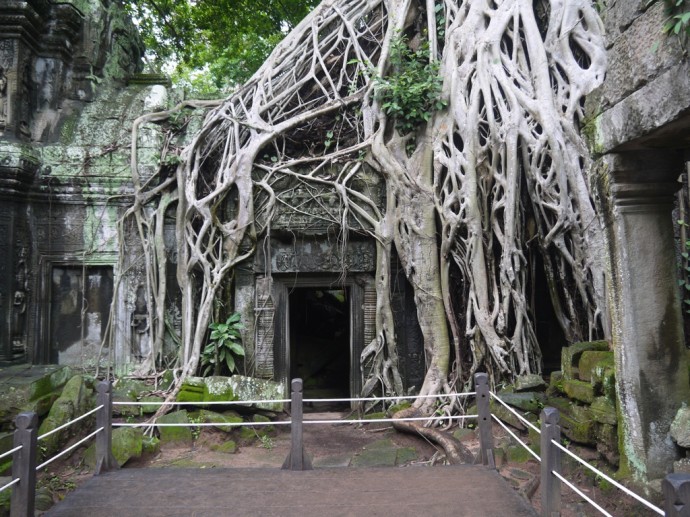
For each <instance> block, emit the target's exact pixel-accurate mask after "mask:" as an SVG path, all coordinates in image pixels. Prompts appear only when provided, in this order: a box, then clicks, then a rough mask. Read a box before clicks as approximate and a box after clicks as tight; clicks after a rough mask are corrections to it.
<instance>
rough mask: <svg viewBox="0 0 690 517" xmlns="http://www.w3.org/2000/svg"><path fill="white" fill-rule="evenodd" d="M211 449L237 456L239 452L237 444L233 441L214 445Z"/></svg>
mask: <svg viewBox="0 0 690 517" xmlns="http://www.w3.org/2000/svg"><path fill="white" fill-rule="evenodd" d="M211 449H212V450H214V451H216V452H222V453H224V454H235V453H236V452H237V443H236V442H235V441H233V440H227V441H225V442H223V443H220V444H217V445H213V446H212V447H211Z"/></svg>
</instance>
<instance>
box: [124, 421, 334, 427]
mask: <svg viewBox="0 0 690 517" xmlns="http://www.w3.org/2000/svg"><path fill="white" fill-rule="evenodd" d="M334 422H339V420H335V421H334ZM262 425H263V426H268V425H292V422H291V421H290V420H280V421H277V422H239V423H238V422H227V423H226V422H199V423H192V422H190V423H187V424H185V423H184V422H180V423H160V424H158V423H151V422H113V427H149V426H150V427H214V426H223V427H254V426H262Z"/></svg>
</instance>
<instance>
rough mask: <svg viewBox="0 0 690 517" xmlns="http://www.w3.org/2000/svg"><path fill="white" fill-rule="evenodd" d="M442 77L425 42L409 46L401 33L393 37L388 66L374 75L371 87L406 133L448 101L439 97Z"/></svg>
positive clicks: (384, 109)
mask: <svg viewBox="0 0 690 517" xmlns="http://www.w3.org/2000/svg"><path fill="white" fill-rule="evenodd" d="M442 88H443V78H442V77H441V75H440V73H439V63H438V61H431V60H430V59H429V43H428V42H424V43H421V44H420V45H419V46H418V48H417V49H416V50H413V49H412V48H411V46H410V43H409V42H408V40H407V38H406V37H405V36H403V35H401V36H398V37H396V38H395V39H393V41H392V43H391V52H390V70H389V73H388V74H387V75H385V76H384V77H375V78H374V89H375V91H376V96H377V98H378V99H379V100H380V101H381V109H383V111H384V113H386V115H389V116H390V117H392V118H394V119H395V122H396V127H397V129H398V131H400V132H401V133H410V132H412V131H413V130H414V129H415V128H416V127H417V126H419V125H420V124H422V123H426V122H428V121H429V120H430V119H431V116H432V115H433V113H434V111H437V110H441V109H443V108H445V107H446V105H447V104H448V103H447V102H446V101H445V100H443V99H442V97H441V92H442Z"/></svg>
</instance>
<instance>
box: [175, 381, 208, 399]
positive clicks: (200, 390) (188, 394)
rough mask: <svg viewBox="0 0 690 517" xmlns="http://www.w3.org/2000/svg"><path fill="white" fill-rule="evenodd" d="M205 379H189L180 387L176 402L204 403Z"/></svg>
mask: <svg viewBox="0 0 690 517" xmlns="http://www.w3.org/2000/svg"><path fill="white" fill-rule="evenodd" d="M204 386H205V383H204V379H203V378H201V377H187V378H186V379H185V381H184V382H183V383H182V386H180V391H179V392H178V393H177V397H176V399H175V400H177V401H178V402H203V401H204Z"/></svg>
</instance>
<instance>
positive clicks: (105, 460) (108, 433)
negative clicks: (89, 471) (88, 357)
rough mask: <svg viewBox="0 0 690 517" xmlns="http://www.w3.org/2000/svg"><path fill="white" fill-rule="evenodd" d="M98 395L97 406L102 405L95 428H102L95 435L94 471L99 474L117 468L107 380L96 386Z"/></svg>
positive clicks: (109, 388) (110, 395)
mask: <svg viewBox="0 0 690 517" xmlns="http://www.w3.org/2000/svg"><path fill="white" fill-rule="evenodd" d="M96 391H97V392H98V397H97V399H96V405H97V406H103V407H102V408H101V409H99V410H98V411H97V412H96V429H100V428H101V427H102V428H103V430H102V431H101V432H100V433H98V434H97V435H96V471H95V473H94V474H95V475H99V474H101V473H103V472H107V471H108V470H113V469H116V468H118V464H117V461H116V460H115V457H114V456H113V397H112V385H111V384H110V382H109V381H101V382H99V383H98V385H97V386H96Z"/></svg>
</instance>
